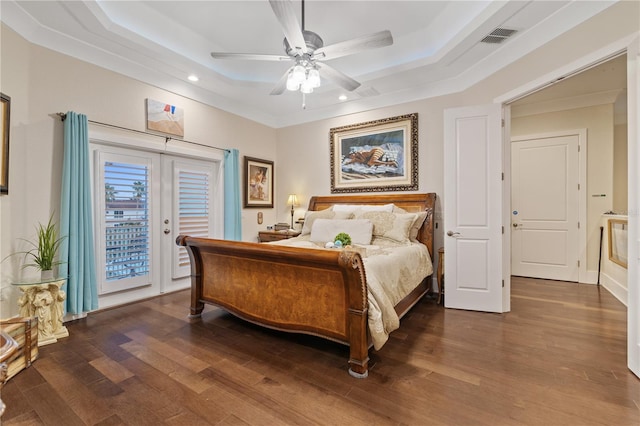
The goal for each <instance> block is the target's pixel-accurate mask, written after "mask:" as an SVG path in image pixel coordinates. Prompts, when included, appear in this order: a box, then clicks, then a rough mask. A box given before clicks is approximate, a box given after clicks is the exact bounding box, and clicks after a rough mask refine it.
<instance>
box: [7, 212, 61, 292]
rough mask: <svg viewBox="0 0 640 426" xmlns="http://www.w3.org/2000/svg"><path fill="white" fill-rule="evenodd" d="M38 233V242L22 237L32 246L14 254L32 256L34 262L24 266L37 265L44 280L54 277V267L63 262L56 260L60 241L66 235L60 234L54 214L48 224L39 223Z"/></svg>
mask: <svg viewBox="0 0 640 426" xmlns="http://www.w3.org/2000/svg"><path fill="white" fill-rule="evenodd" d="M36 235H37V237H38V241H37V243H36V242H34V241H30V240H26V239H23V238H21V239H22V240H23V241H25V242H27V244H29V245H30V246H32V248H31V249H30V250H26V251H21V252H18V253H14V254H24V256H25V259H26V258H27V257H31V258H32V263H25V264H24V265H23V268H26V267H28V266H32V267H35V268H37V269H38V270H39V271H40V278H41V279H42V280H47V279H53V278H54V274H53V268H54V267H56V266H58V265H60V264H62V263H63V262H61V261H59V260H56V256H57V255H58V250H59V249H60V243H62V240H63V239H64V237H61V236H59V235H58V230H57V228H56V225H55V223H54V222H53V214H52V215H51V217H49V222H47V224H46V225H43V224H41V223H38V226H37V227H36Z"/></svg>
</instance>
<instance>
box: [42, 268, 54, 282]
mask: <svg viewBox="0 0 640 426" xmlns="http://www.w3.org/2000/svg"><path fill="white" fill-rule="evenodd" d="M53 278H54V276H53V269H47V270H44V271H40V279H41V280H42V281H46V280H52V279H53Z"/></svg>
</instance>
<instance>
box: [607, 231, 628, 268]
mask: <svg viewBox="0 0 640 426" xmlns="http://www.w3.org/2000/svg"><path fill="white" fill-rule="evenodd" d="M608 231H609V232H608V236H609V260H610V261H612V262H613V263H616V264H618V265H620V266H622V267H623V268H626V267H627V262H628V257H627V241H628V237H627V234H628V225H627V219H609V230H608Z"/></svg>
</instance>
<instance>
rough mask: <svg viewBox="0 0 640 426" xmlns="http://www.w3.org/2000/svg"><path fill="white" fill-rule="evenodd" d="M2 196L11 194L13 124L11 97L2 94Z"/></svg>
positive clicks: (0, 109) (0, 192)
mask: <svg viewBox="0 0 640 426" xmlns="http://www.w3.org/2000/svg"><path fill="white" fill-rule="evenodd" d="M0 120H1V121H2V123H1V129H2V130H1V132H2V134H0V143H2V147H1V149H0V194H8V193H9V128H10V124H11V97H10V96H7V95H5V94H4V93H0Z"/></svg>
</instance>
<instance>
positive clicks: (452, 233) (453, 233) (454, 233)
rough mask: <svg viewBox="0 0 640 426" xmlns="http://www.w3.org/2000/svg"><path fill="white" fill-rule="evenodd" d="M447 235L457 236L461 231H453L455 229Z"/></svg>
mask: <svg viewBox="0 0 640 426" xmlns="http://www.w3.org/2000/svg"><path fill="white" fill-rule="evenodd" d="M447 235H448V236H449V237H454V236H456V235H460V233H459V232H453V231H447Z"/></svg>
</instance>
